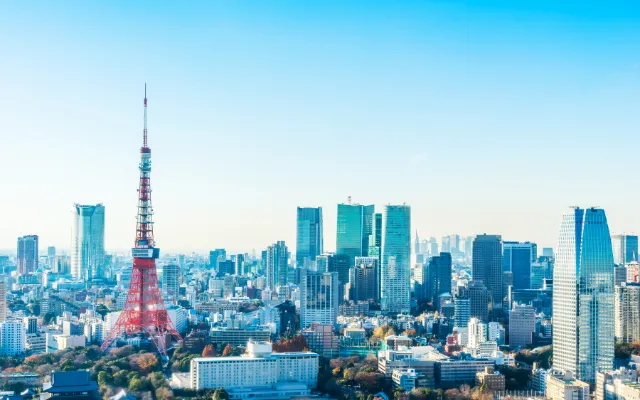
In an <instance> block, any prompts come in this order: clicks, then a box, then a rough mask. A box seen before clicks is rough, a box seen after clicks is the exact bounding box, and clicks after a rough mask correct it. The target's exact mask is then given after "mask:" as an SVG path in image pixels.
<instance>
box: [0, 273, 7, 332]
mask: <svg viewBox="0 0 640 400" xmlns="http://www.w3.org/2000/svg"><path fill="white" fill-rule="evenodd" d="M6 320H7V284H6V283H5V282H4V281H0V322H4V321H6Z"/></svg>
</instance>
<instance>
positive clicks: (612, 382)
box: [595, 368, 640, 400]
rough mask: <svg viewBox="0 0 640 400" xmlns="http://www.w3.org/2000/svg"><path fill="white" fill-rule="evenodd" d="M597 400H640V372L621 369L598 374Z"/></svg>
mask: <svg viewBox="0 0 640 400" xmlns="http://www.w3.org/2000/svg"><path fill="white" fill-rule="evenodd" d="M595 399H596V400H640V385H638V372H637V371H636V370H634V369H626V368H620V369H617V370H615V371H607V372H598V373H596V391H595Z"/></svg>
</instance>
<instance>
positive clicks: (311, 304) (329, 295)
mask: <svg viewBox="0 0 640 400" xmlns="http://www.w3.org/2000/svg"><path fill="white" fill-rule="evenodd" d="M337 318H338V274H337V273H336V272H315V271H309V270H307V269H306V268H303V269H302V271H301V276H300V328H301V329H305V328H308V327H309V326H311V323H312V322H319V323H320V324H323V325H335V324H336V320H337Z"/></svg>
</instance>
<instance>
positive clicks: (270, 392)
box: [227, 382, 317, 400]
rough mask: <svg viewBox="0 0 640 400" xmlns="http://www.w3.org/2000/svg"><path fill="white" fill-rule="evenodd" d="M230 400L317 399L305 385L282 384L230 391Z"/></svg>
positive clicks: (294, 383)
mask: <svg viewBox="0 0 640 400" xmlns="http://www.w3.org/2000/svg"><path fill="white" fill-rule="evenodd" d="M227 393H228V394H229V400H254V399H261V400H279V399H291V398H305V399H309V398H315V397H317V396H311V395H310V394H311V389H309V387H308V386H307V385H305V384H304V383H299V382H281V383H276V384H275V385H273V386H268V387H259V388H234V389H228V390H227Z"/></svg>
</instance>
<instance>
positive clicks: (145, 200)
mask: <svg viewBox="0 0 640 400" xmlns="http://www.w3.org/2000/svg"><path fill="white" fill-rule="evenodd" d="M143 134H144V135H143V141H142V148H141V149H140V164H138V169H139V170H140V184H139V186H138V215H137V217H136V240H135V243H134V247H133V248H132V249H131V255H132V256H133V266H132V267H131V282H130V283H129V292H128V293H127V299H126V301H125V303H124V306H123V307H122V312H121V313H120V316H119V317H118V320H117V321H116V324H115V325H114V327H113V328H112V329H111V332H110V333H109V337H107V338H106V339H105V341H104V343H102V347H101V349H102V350H106V349H107V348H109V347H110V346H111V345H112V344H114V343H116V344H117V343H118V341H122V339H125V341H126V338H130V337H132V336H138V337H141V338H142V339H143V340H144V341H145V342H146V341H151V342H153V343H154V344H155V346H156V348H157V349H158V352H160V354H161V355H162V356H163V357H164V359H166V360H168V358H166V357H167V340H168V339H169V336H171V337H172V338H173V339H175V340H176V341H178V342H179V341H181V340H182V337H181V336H180V334H179V333H178V331H177V330H176V327H175V325H174V324H173V321H171V318H170V317H169V315H168V314H167V308H166V306H165V304H164V301H163V300H162V294H161V293H160V289H159V286H158V273H157V270H156V259H157V258H158V257H159V256H160V249H159V248H157V247H156V244H155V241H154V240H153V207H152V206H151V149H150V148H149V147H148V145H147V84H146V83H145V84H144V131H143Z"/></svg>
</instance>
